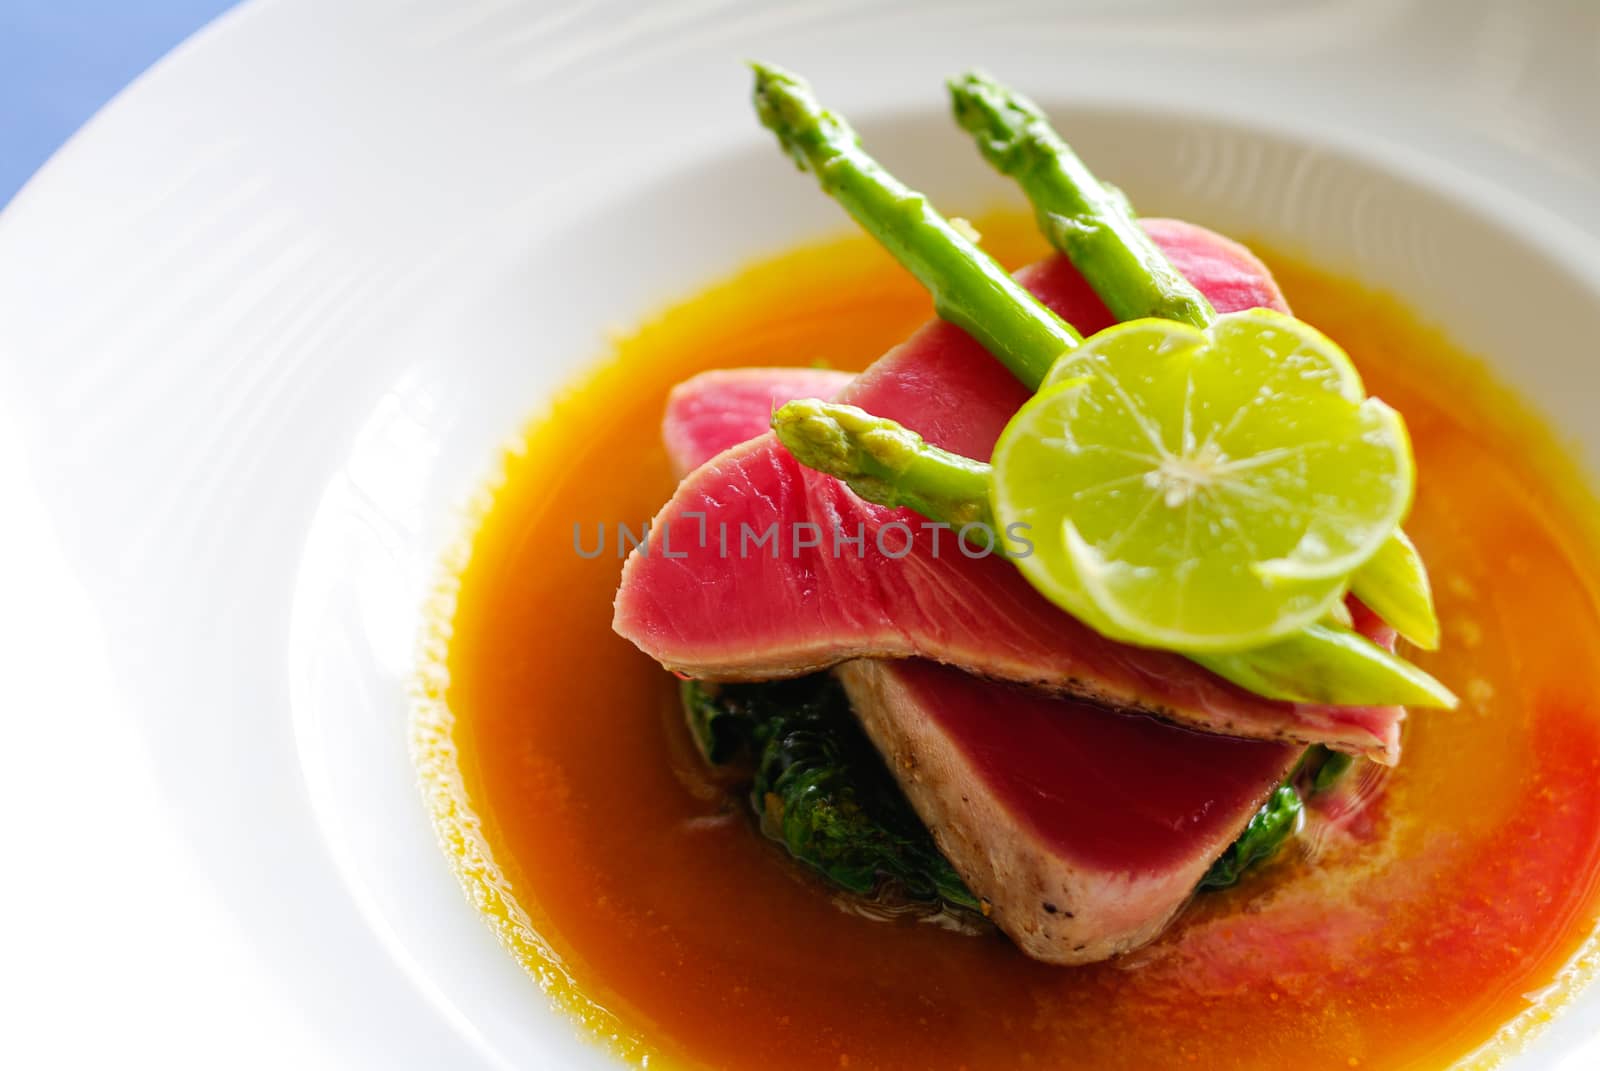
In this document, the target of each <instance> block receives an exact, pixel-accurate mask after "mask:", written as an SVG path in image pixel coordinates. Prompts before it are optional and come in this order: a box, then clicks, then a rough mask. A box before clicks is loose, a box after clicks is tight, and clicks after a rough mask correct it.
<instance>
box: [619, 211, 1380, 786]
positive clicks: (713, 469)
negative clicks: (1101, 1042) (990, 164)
mask: <svg viewBox="0 0 1600 1071" xmlns="http://www.w3.org/2000/svg"><path fill="white" fill-rule="evenodd" d="M1146 226H1147V228H1148V229H1149V231H1150V233H1151V235H1152V237H1154V238H1155V239H1156V241H1157V242H1158V243H1159V244H1160V245H1161V246H1162V247H1163V249H1164V250H1165V251H1166V253H1167V255H1168V256H1169V257H1170V258H1171V259H1172V261H1173V262H1174V264H1175V265H1176V266H1177V267H1178V269H1179V270H1180V271H1182V272H1183V273H1184V274H1185V275H1186V276H1188V277H1189V278H1190V279H1191V280H1192V281H1193V282H1194V283H1195V285H1196V286H1198V287H1199V288H1200V289H1201V290H1202V291H1204V292H1205V293H1206V294H1207V296H1208V297H1210V298H1211V300H1212V302H1213V304H1215V305H1216V306H1217V307H1218V309H1219V310H1220V311H1224V312H1226V311H1232V310H1234V309H1237V308H1243V307H1247V306H1251V305H1267V306H1273V307H1278V308H1282V307H1283V300H1282V296H1281V295H1280V294H1279V292H1278V290H1277V287H1276V284H1275V283H1274V282H1273V281H1272V278H1271V275H1270V274H1269V273H1268V272H1267V270H1266V269H1265V267H1264V266H1262V265H1261V263H1260V262H1259V261H1258V260H1256V259H1255V257H1253V256H1252V255H1251V254H1250V253H1249V252H1248V251H1247V250H1245V249H1244V248H1243V247H1241V246H1238V245H1236V244H1234V243H1232V242H1229V241H1228V240H1227V239H1224V238H1221V237H1220V236H1218V235H1215V234H1213V233H1211V232H1209V231H1206V230H1204V229H1202V228H1199V227H1195V226H1192V225H1190V224H1185V223H1180V222H1175V221H1163V220H1152V221H1148V222H1147V224H1146ZM1018 278H1019V279H1020V280H1021V281H1022V282H1023V283H1024V284H1025V285H1027V286H1028V288H1029V289H1030V290H1032V291H1033V292H1034V293H1035V294H1036V295H1037V296H1038V297H1039V298H1040V299H1041V300H1042V301H1044V302H1045V303H1046V304H1047V305H1049V306H1050V307H1051V308H1053V309H1054V310H1055V311H1056V312H1057V313H1059V314H1061V315H1062V317H1063V318H1065V319H1066V320H1068V322H1071V323H1073V324H1075V325H1077V326H1078V327H1079V328H1080V329H1081V330H1083V331H1084V332H1085V333H1089V332H1092V331H1095V330H1098V329H1100V328H1102V327H1104V326H1107V325H1108V323H1109V322H1110V316H1109V314H1108V313H1107V312H1106V310H1105V308H1104V306H1103V305H1102V304H1101V303H1100V302H1099V300H1098V299H1097V298H1096V297H1095V296H1094V294H1093V292H1092V291H1090V290H1089V288H1088V285H1087V284H1086V283H1085V282H1084V281H1083V279H1082V277H1081V276H1079V275H1078V274H1077V272H1076V271H1074V270H1073V268H1072V266H1071V265H1070V264H1069V263H1068V262H1067V261H1066V260H1065V259H1064V258H1061V257H1051V258H1049V259H1046V260H1044V261H1042V262H1040V263H1039V264H1037V265H1034V266H1033V267H1031V268H1028V269H1024V271H1023V272H1021V273H1019V276H1018ZM838 397H839V399H840V400H842V401H847V402H850V403H852V404H854V405H859V406H860V407H862V408H863V409H866V410H867V411H869V412H872V413H876V414H878V415H881V416H886V417H890V418H892V419H895V420H898V421H900V422H901V423H903V424H905V425H907V426H909V427H911V428H913V429H915V430H916V431H918V432H920V433H921V434H922V435H923V436H924V437H926V438H927V439H929V440H930V441H932V442H935V443H938V444H939V445H941V446H944V447H946V448H947V449H950V450H954V451H956V452H958V453H962V454H966V455H968V456H970V457H988V456H989V453H990V451H991V449H992V447H993V445H994V440H995V438H996V436H997V435H998V434H999V432H1000V429H1001V428H1002V427H1003V426H1004V424H1005V422H1006V420H1007V419H1008V418H1009V417H1010V415H1011V414H1012V413H1013V412H1014V411H1015V410H1016V409H1017V407H1018V406H1019V405H1021V404H1022V402H1023V401H1024V400H1026V398H1027V392H1026V390H1025V389H1024V388H1023V387H1022V385H1021V384H1019V383H1018V382H1017V381H1016V380H1015V379H1013V378H1012V377H1011V376H1010V375H1009V374H1008V373H1007V372H1006V371H1005V370H1004V368H1002V367H1001V366H1000V365H999V364H998V363H997V362H996V361H995V360H994V359H993V358H991V357H990V356H989V355H988V354H987V353H986V352H985V351H984V350H983V349H982V347H980V346H979V345H978V344H977V343H976V342H974V341H973V340H972V339H971V337H970V336H968V335H967V334H966V333H965V332H963V331H961V330H960V329H959V328H957V327H954V326H952V325H950V324H945V323H938V322H935V323H932V324H929V325H927V326H926V327H924V328H922V329H921V330H920V331H918V332H917V333H916V334H915V335H914V336H913V337H912V338H911V339H910V340H909V341H907V342H906V343H904V344H902V345H900V346H898V347H896V348H895V349H893V350H891V351H890V352H889V353H888V354H886V355H885V356H883V357H882V358H880V359H879V360H878V361H877V362H875V363H874V364H873V365H872V367H871V368H870V369H868V370H867V371H866V372H864V373H863V374H862V375H860V376H858V377H857V378H856V379H855V381H854V382H852V383H850V384H848V385H847V386H846V387H845V388H844V390H843V391H842V392H841V393H840V394H839V395H838ZM925 523H926V522H924V521H923V520H922V519H921V518H920V517H918V516H916V515H915V514H912V513H910V512H909V511H906V510H890V509H885V508H883V507H880V506H876V505H872V504H870V503H867V502H863V501H862V500H861V499H859V498H857V497H856V496H855V495H854V494H852V493H851V492H850V491H849V490H848V489H847V488H846V487H845V486H844V485H843V484H841V483H840V482H839V481H837V480H834V479H832V478H831V477H827V476H823V475H820V474H818V473H816V472H813V471H811V470H809V469H805V468H803V467H802V466H800V465H799V464H797V463H796V462H795V461H794V459H793V458H792V457H790V456H789V454H788V453H787V451H785V450H784V449H783V448H782V446H780V445H779V444H778V443H777V441H776V440H775V439H774V438H773V437H772V436H771V435H770V434H768V435H765V436H762V437H761V438H758V439H755V440H752V441H750V442H747V443H744V444H742V445H739V446H735V447H733V448H732V449H729V450H726V451H724V452H723V453H721V454H718V455H716V456H715V457H713V458H711V459H710V460H709V461H707V462H706V463H705V464H703V465H702V466H701V467H699V468H698V469H696V470H695V471H694V472H692V473H690V474H689V475H688V476H687V477H686V478H685V479H684V480H683V482H682V483H681V484H680V485H679V487H678V489H677V491H676V492H675V493H674V495H673V497H672V499H671V500H670V501H669V502H668V503H667V504H666V506H665V507H663V508H662V510H661V512H660V513H659V514H657V516H656V518H655V519H654V521H652V524H651V532H650V537H649V540H648V541H647V542H646V544H645V546H644V547H643V548H641V549H640V551H637V552H635V553H634V554H633V555H632V556H631V557H630V558H629V559H628V561H627V563H626V564H625V566H624V568H623V575H622V584H621V587H620V589H619V591H618V593H617V599H616V605H615V615H614V618H613V627H614V628H615V630H616V631H617V632H618V634H620V635H622V636H623V637H625V638H627V639H629V640H631V641H632V642H633V643H634V644H636V645H637V646H638V647H639V648H640V649H641V650H643V651H644V652H645V653H647V654H649V655H650V656H651V657H652V658H654V659H655V660H656V661H658V662H660V663H661V664H662V665H663V666H666V667H667V668H669V669H671V670H674V671H676V672H681V673H684V674H687V675H689V676H693V677H700V678H705V679H710V680H764V679H772V678H777V677H786V676H797V675H799V674H803V673H809V672H813V671H816V670H819V669H824V668H827V667H829V666H833V665H837V664H838V663H840V662H844V661H848V660H850V659H855V658H909V657H921V658H927V659H931V660H933V661H937V662H943V663H946V664H949V665H953V666H956V667H959V668H961V669H965V670H968V671H970V672H973V673H976V674H979V675H981V676H986V677H993V678H999V679H1004V680H1010V681H1015V682H1019V683H1024V684H1029V685H1034V686H1037V687H1040V688H1043V689H1046V690H1051V691H1056V692H1061V693H1067V694H1072V695H1076V696H1079V697H1082V698H1087V699H1092V700H1095V701H1097V702H1101V703H1105V704H1107V705H1110V706H1114V707H1121V708H1127V709H1131V710H1138V711H1143V712H1146V713H1151V714H1155V715H1158V716H1161V717H1165V718H1168V719H1171V720H1173V721H1176V722H1180V723H1183V724H1186V725H1190V726H1193V727H1195V728H1198V729H1201V730H1205V731H1209V732H1216V733H1224V734H1229V735H1234V736H1246V737H1255V738H1260V739H1269V740H1292V741H1296V742H1299V743H1323V744H1327V745H1328V746H1330V747H1334V748H1338V749H1340V750H1343V751H1348V752H1352V753H1355V754H1361V755H1366V756H1368V757H1370V758H1372V759H1374V760H1376V761H1379V762H1385V763H1393V762H1394V761H1395V760H1396V758H1397V757H1398V753H1399V725H1400V719H1401V718H1402V716H1403V711H1402V710H1401V709H1400V708H1398V707H1324V706H1313V705H1306V704H1293V703H1282V702H1274V701H1271V700H1267V699H1263V698H1261V697H1259V696H1255V695H1251V694H1249V693H1247V692H1244V691H1243V690H1241V689H1238V688H1236V687H1234V686H1232V685H1230V684H1228V683H1227V682H1225V681H1222V680H1221V679H1219V678H1217V677H1215V676H1212V675H1211V674H1209V673H1207V672H1205V671H1203V670H1201V669H1199V668H1198V667H1196V666H1195V665H1194V664H1193V663H1191V662H1189V661H1187V660H1186V659H1183V658H1181V657H1180V656H1178V655H1175V654H1172V653H1170V652H1163V651H1151V650H1146V649H1142V648H1137V647H1131V646H1128V645H1125V644H1119V643H1115V642H1113V641H1111V640H1108V639H1106V638H1105V637H1102V636H1100V635H1099V634H1098V633H1095V632H1094V631H1093V630H1091V629H1089V628H1088V627H1086V626H1085V625H1083V624H1081V623H1079V622H1078V621H1077V620H1075V619H1074V618H1072V617H1071V616H1069V615H1067V614H1066V613H1064V612H1062V611H1061V610H1059V609H1058V608H1057V607H1055V606H1054V605H1052V604H1051V603H1049V602H1048V601H1046V600H1045V599H1044V598H1043V597H1042V596H1040V595H1039V594H1038V593H1037V592H1036V591H1034V590H1033V588H1032V587H1030V586H1029V585H1028V583H1027V582H1026V581H1025V580H1024V579H1023V578H1022V576H1021V574H1020V573H1019V572H1018V571H1017V570H1016V569H1015V568H1014V567H1013V566H1012V565H1011V564H1010V563H1008V562H1006V561H1005V560H1004V559H1001V558H999V557H993V556H991V557H985V558H979V559H973V558H969V557H967V556H966V554H965V553H963V551H962V549H961V547H962V545H961V544H960V543H959V542H958V541H957V540H956V539H955V538H954V536H953V535H952V534H951V533H949V532H947V531H946V532H940V531H937V530H933V529H930V528H927V527H923V526H924V525H925ZM769 533H770V537H769V538H768V539H767V541H766V542H765V543H763V542H760V540H761V539H762V537H765V536H769ZM808 544H811V545H808Z"/></svg>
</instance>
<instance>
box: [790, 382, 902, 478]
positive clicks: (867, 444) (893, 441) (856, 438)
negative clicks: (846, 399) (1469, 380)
mask: <svg viewBox="0 0 1600 1071" xmlns="http://www.w3.org/2000/svg"><path fill="white" fill-rule="evenodd" d="M772 430H773V431H774V432H776V433H777V436H778V441H779V442H781V443H782V444H783V445H784V448H785V449H787V450H788V451H789V453H791V454H793V455H794V457H795V460H797V461H799V462H800V463H801V464H802V465H804V466H806V468H809V469H816V470H817V471H818V472H823V473H826V474H828V475H830V476H835V477H838V478H839V479H841V480H856V479H861V478H863V477H864V476H865V475H867V474H868V473H873V472H876V473H880V474H881V473H884V472H895V471H899V470H900V469H903V468H904V467H905V466H906V464H907V463H908V462H909V460H910V458H911V457H912V456H913V455H915V453H916V450H917V448H918V447H920V446H921V445H922V440H921V437H920V436H918V435H917V434H916V433H915V432H911V431H908V430H907V429H905V428H903V427H901V426H900V425H898V424H896V423H894V422H893V421H891V420H884V419H882V418H881V417H875V416H873V415H872V414H871V413H868V412H865V411H864V410H861V409H858V408H856V407H855V406H853V405H841V404H838V403H836V402H825V401H822V400H820V399H817V398H801V399H798V400H796V401H792V402H789V403H788V404H787V405H785V406H783V407H782V408H780V409H779V410H778V411H777V412H776V413H774V414H773V415H772Z"/></svg>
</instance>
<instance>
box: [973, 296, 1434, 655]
mask: <svg viewBox="0 0 1600 1071" xmlns="http://www.w3.org/2000/svg"><path fill="white" fill-rule="evenodd" d="M1414 482H1415V473H1414V469H1413V465H1412V460H1411V447H1410V443H1409V441H1408V439H1407V437H1406V431H1405V425H1404V423H1403V422H1402V421H1401V419H1400V416H1399V414H1397V413H1395V412H1394V410H1392V409H1390V408H1389V407H1388V406H1386V405H1384V404H1383V403H1382V402H1380V401H1378V400H1376V399H1370V398H1365V397H1364V395H1363V388H1362V385H1361V379H1360V377H1359V376H1358V375H1357V374H1356V370H1355V368H1354V366H1353V365H1351V363H1350V359H1349V358H1348V357H1347V356H1346V355H1345V353H1344V351H1343V350H1341V349H1340V348H1339V347H1338V346H1337V345H1335V344H1334V343H1333V342H1332V341H1331V340H1329V339H1328V338H1327V337H1326V336H1324V335H1322V334H1321V333H1320V332H1318V331H1316V330H1314V329H1312V328H1311V327H1309V326H1307V325H1305V324H1302V323H1300V322H1299V321H1298V320H1295V319H1293V318H1292V317H1288V316H1284V315H1282V314H1280V313H1275V312H1271V311H1268V310H1264V309H1252V310H1249V311H1247V312H1239V313H1231V314H1228V315H1226V316H1222V317H1219V318H1218V319H1217V321H1216V322H1215V323H1214V324H1212V325H1211V326H1210V327H1208V328H1206V329H1204V330H1201V329H1197V328H1194V327H1189V326H1187V325H1184V324H1178V323H1173V322H1170V321H1165V320H1136V321H1132V322H1130V323H1126V324H1119V325H1117V326H1115V327H1111V328H1108V329H1107V330H1105V331H1102V332H1100V333H1099V334H1097V335H1095V336H1094V337H1093V338H1091V339H1089V340H1088V341H1087V342H1086V343H1085V344H1084V345H1083V346H1082V347H1080V348H1079V349H1077V350H1074V351H1072V352H1071V353H1069V354H1067V355H1066V356H1064V357H1063V358H1062V359H1061V360H1060V361H1058V362H1057V363H1056V365H1055V367H1054V368H1053V369H1052V370H1051V372H1050V375H1049V377H1048V378H1047V379H1046V381H1045V387H1044V388H1043V390H1041V392H1040V393H1039V394H1038V395H1036V396H1035V397H1034V398H1033V399H1032V400H1030V401H1029V402H1028V403H1027V404H1026V405H1024V406H1023V407H1022V408H1021V409H1020V410H1019V411H1018V412H1017V414H1016V416H1015V417H1013V418H1012V420H1011V423H1010V424H1008V425H1007V426H1006V429H1005V431H1004V432H1002V433H1001V435H1000V439H999V442H998V443H996V445H995V451H994V480H993V484H992V493H993V499H994V509H995V515H996V517H997V519H998V520H999V522H1000V523H1001V524H1005V525H1010V524H1018V523H1021V524H1026V525H1027V526H1028V529H1027V532H1028V536H1029V538H1030V539H1031V540H1032V541H1033V544H1034V550H1033V552H1032V553H1031V554H1028V555H1027V556H1024V557H1020V558H1019V559H1018V562H1017V564H1018V566H1019V567H1020V568H1021V569H1022V570H1023V572H1024V573H1026V574H1027V576H1028V577H1029V579H1030V580H1031V581H1032V583H1033V584H1034V586H1035V587H1037V588H1039V590H1040V591H1041V592H1043V593H1044V594H1045V595H1046V596H1047V597H1049V598H1051V599H1052V600H1053V601H1055V602H1056V603H1058V604H1059V605H1060V606H1062V607H1063V608H1064V609H1066V610H1067V611H1069V612H1070V613H1072V614H1074V615H1076V616H1078V617H1080V618H1082V619H1083V620H1084V621H1086V622H1087V623H1088V624H1090V625H1091V626H1093V627H1094V628H1096V629H1098V630H1099V631H1101V632H1103V633H1106V634H1107V635H1110V636H1113V637H1115V638H1117V639H1121V640H1125V641H1127V642H1130V643H1137V644H1142V645H1147V646H1153V647H1162V648H1169V649H1172V650H1180V651H1213V652H1216V651H1239V650H1245V649H1247V648H1250V647H1256V646H1260V645H1262V644H1266V643H1271V642H1274V641H1276V640H1279V639H1282V638H1284V637H1285V636H1288V635H1289V634H1291V633H1293V632H1294V631H1295V630H1297V629H1299V628H1302V627H1304V626H1306V625H1309V624H1311V623H1312V622H1314V621H1316V620H1317V619H1319V618H1321V617H1323V616H1324V615H1326V614H1327V613H1328V612H1329V610H1330V608H1331V607H1332V606H1333V604H1334V603H1335V602H1336V601H1337V600H1338V599H1339V598H1340V596H1341V595H1343V593H1344V591H1345V589H1346V587H1347V584H1348V581H1349V577H1350V574H1351V573H1352V572H1353V571H1354V570H1355V569H1357V568H1358V567H1359V566H1361V565H1362V564H1363V563H1364V562H1365V561H1367V560H1368V559H1369V558H1371V557H1372V556H1373V554H1374V553H1376V552H1377V550H1378V548H1379V547H1380V546H1381V545H1382V544H1383V542H1384V540H1385V539H1387V538H1388V537H1389V535H1390V534H1391V533H1392V532H1394V531H1395V529H1396V528H1397V527H1398V525H1399V523H1400V521H1401V519H1402V518H1403V517H1404V515H1405V512H1406V510H1407V508H1408V507H1409V506H1410V503H1411V495H1412V490H1413V485H1414Z"/></svg>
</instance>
